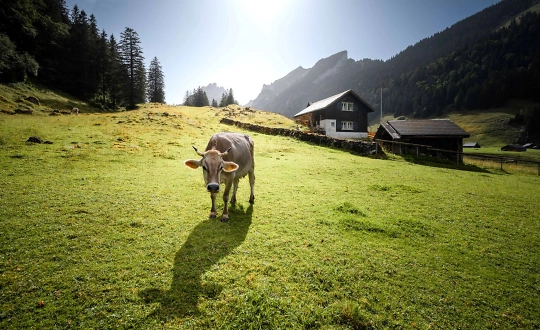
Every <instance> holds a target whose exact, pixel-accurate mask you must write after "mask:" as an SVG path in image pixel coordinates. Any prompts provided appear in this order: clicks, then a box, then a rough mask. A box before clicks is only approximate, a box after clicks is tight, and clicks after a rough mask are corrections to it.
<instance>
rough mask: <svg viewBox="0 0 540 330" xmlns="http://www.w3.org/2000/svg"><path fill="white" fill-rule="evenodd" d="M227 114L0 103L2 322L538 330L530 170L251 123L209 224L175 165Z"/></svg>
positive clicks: (190, 174) (538, 192) (185, 171)
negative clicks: (245, 147)
mask: <svg viewBox="0 0 540 330" xmlns="http://www.w3.org/2000/svg"><path fill="white" fill-rule="evenodd" d="M222 111H223V110H222V109H209V108H204V109H200V108H185V107H168V106H158V105H147V106H146V107H143V108H141V109H140V110H137V111H133V112H120V113H114V114H81V115H79V116H73V115H71V116H44V115H42V116H39V115H34V116H20V115H15V116H10V115H2V114H0V172H1V173H2V175H1V176H0V186H1V187H2V189H1V190H0V328H6V329H17V328H21V329H22V328H36V329H44V328H100V329H103V328H145V329H152V328H155V329H162V328H175V329H178V328H180V329H208V328H215V329H223V328H225V329H227V328H229V329H237V328H243V329H259V328H265V329H266V328H271V329H277V328H282V329H284V328H285V329H301V328H306V329H308V328H309V329H313V328H315V329H318V328H323V329H369V328H377V329H379V328H421V329H426V328H444V329H446V328H452V329H455V328H466V329H485V328H499V329H508V328H524V329H535V328H538V327H540V307H538V301H540V259H539V258H538V251H539V247H540V239H539V238H538V224H539V223H538V221H539V220H538V219H539V218H540V206H539V205H538V201H539V200H540V178H539V177H538V176H534V175H521V174H507V173H504V172H501V171H497V170H485V169H482V168H474V171H469V170H466V169H471V168H470V166H468V167H467V166H464V167H462V168H452V167H449V168H444V167H437V166H426V165H420V164H415V163H413V162H409V161H406V160H404V159H402V158H400V157H397V156H392V155H389V156H388V157H387V159H374V158H367V157H360V156H356V155H353V154H350V153H348V152H344V151H340V150H334V149H330V148H326V147H319V146H314V145H310V144H305V143H302V142H300V141H297V140H294V139H290V138H284V137H279V136H266V135H262V134H256V133H249V132H248V134H250V135H251V136H252V138H253V139H254V141H255V163H256V168H255V174H256V187H255V198H256V199H255V204H254V205H253V207H250V205H249V203H248V198H249V184H248V183H247V179H244V180H242V181H241V182H240V189H239V192H238V198H239V203H238V204H237V205H236V207H235V208H234V209H233V210H232V212H231V213H230V218H231V219H230V221H229V222H228V223H221V222H219V221H218V220H210V219H208V218H207V217H208V213H209V210H210V198H209V196H208V193H207V192H206V191H205V189H204V186H203V179H202V175H201V172H200V171H194V170H191V169H189V168H187V167H185V166H184V165H183V160H185V159H188V158H195V157H197V156H196V154H195V152H194V151H193V149H192V148H191V146H192V145H195V146H197V147H199V148H204V147H205V145H206V143H207V141H208V139H209V137H210V135H211V134H212V133H214V132H217V131H227V130H233V129H234V130H236V128H233V127H229V126H224V125H221V124H219V119H220V118H221V115H222ZM165 112H166V113H167V114H165ZM258 115H259V114H258V113H251V114H243V115H242V114H237V116H245V117H246V118H247V117H249V118H250V120H253V122H256V121H270V122H272V121H273V123H274V124H276V125H285V126H286V125H289V124H288V123H287V122H286V121H285V119H279V118H277V117H272V118H271V115H269V114H265V115H266V116H270V117H268V118H264V119H257V116H258ZM278 122H279V124H278ZM33 135H37V136H40V137H41V138H42V139H44V140H49V141H52V142H53V144H48V145H45V144H30V143H25V141H26V139H27V138H28V137H29V136H33ZM218 210H221V205H220V206H218Z"/></svg>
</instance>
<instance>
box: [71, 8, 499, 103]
mask: <svg viewBox="0 0 540 330" xmlns="http://www.w3.org/2000/svg"><path fill="white" fill-rule="evenodd" d="M497 2H498V0H259V1H257V0H251V1H250V0H153V1H148V0H66V5H67V7H68V9H69V10H70V12H71V10H72V9H73V6H74V5H77V6H78V7H79V9H80V10H84V11H85V12H86V14H87V15H88V16H90V14H94V16H95V17H96V21H97V25H98V28H99V29H100V30H105V32H106V33H107V34H108V35H109V36H110V35H111V34H113V35H114V37H115V38H116V40H117V41H118V40H119V39H120V33H121V32H123V31H124V30H125V28H126V27H129V28H131V29H133V30H135V31H136V32H137V34H138V35H139V38H140V40H141V44H140V46H141V48H142V50H143V56H144V57H145V62H146V67H147V68H148V66H149V64H150V61H151V60H152V59H153V58H154V57H157V59H158V61H159V62H160V64H161V66H162V71H163V74H164V76H165V100H166V102H167V103H168V104H181V103H182V102H183V100H184V96H185V94H186V91H192V90H193V89H194V88H197V87H198V86H207V85H208V84H210V83H217V85H218V86H222V87H224V88H226V89H229V88H232V89H233V94H234V97H235V99H236V100H238V102H239V103H240V104H242V105H243V104H246V103H247V102H248V101H249V100H252V99H255V98H256V97H257V96H258V95H259V93H260V92H261V89H262V86H263V84H267V85H268V84H271V83H272V82H274V81H275V80H277V79H279V78H282V77H283V76H285V75H286V74H287V73H289V72H291V71H292V70H294V69H296V68H297V67H299V66H302V67H304V68H311V67H313V66H314V65H315V63H316V62H317V61H318V60H320V59H322V58H326V57H328V56H331V55H333V54H335V53H338V52H341V51H344V50H346V51H348V57H349V58H352V59H354V60H362V59H365V58H370V59H380V60H388V59H390V58H391V57H392V56H394V55H396V54H398V53H399V52H400V51H402V50H404V49H405V48H407V47H408V46H410V45H414V44H415V43H417V42H418V41H420V40H422V39H424V38H428V37H430V36H432V35H433V34H435V33H437V32H440V31H442V30H444V29H445V28H447V27H450V26H451V25H453V24H454V23H457V22H459V21H460V20H462V19H464V18H466V17H468V16H471V15H473V14H475V13H477V12H479V11H481V10H482V9H484V8H486V7H489V6H490V5H492V4H495V3H497ZM210 101H212V100H210ZM218 101H219V100H218Z"/></svg>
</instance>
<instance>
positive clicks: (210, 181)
mask: <svg viewBox="0 0 540 330" xmlns="http://www.w3.org/2000/svg"><path fill="white" fill-rule="evenodd" d="M193 149H195V151H196V152H197V154H198V155H199V156H201V157H202V159H198V160H197V159H188V160H186V161H184V164H185V165H186V166H187V167H189V168H192V169H197V168H199V167H200V166H202V168H203V176H204V183H205V184H206V189H207V190H208V191H209V192H211V193H217V192H218V191H219V184H220V182H221V181H220V180H221V178H220V175H221V172H222V171H223V172H234V171H236V170H237V169H238V165H237V164H236V163H234V162H227V161H224V160H223V157H224V156H226V155H227V153H228V152H229V150H231V148H229V149H227V151H225V152H219V151H218V150H216V149H211V150H208V151H206V152H204V153H202V152H200V151H199V150H197V148H195V147H193Z"/></svg>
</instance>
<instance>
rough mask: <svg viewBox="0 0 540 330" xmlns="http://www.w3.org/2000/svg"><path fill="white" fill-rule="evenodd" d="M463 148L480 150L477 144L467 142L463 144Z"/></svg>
mask: <svg viewBox="0 0 540 330" xmlns="http://www.w3.org/2000/svg"><path fill="white" fill-rule="evenodd" d="M463 148H480V144H479V143H478V142H467V143H463Z"/></svg>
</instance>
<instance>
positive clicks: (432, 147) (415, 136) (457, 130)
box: [375, 119, 470, 163]
mask: <svg viewBox="0 0 540 330" xmlns="http://www.w3.org/2000/svg"><path fill="white" fill-rule="evenodd" d="M469 136H470V135H469V133H467V132H465V131H464V130H463V129H462V128H461V127H459V126H458V125H456V124H454V123H453V122H452V121H450V120H448V119H421V120H416V119H414V120H391V121H388V122H386V123H382V124H381V125H380V126H379V128H378V130H377V133H375V139H376V140H378V142H379V143H382V144H383V145H386V146H387V147H388V149H390V150H391V152H392V153H395V154H403V153H416V154H417V155H418V154H428V155H432V156H436V157H442V158H447V159H457V161H458V163H462V162H463V156H462V155H461V152H463V139H464V138H468V137H469ZM385 141H386V142H385Z"/></svg>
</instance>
